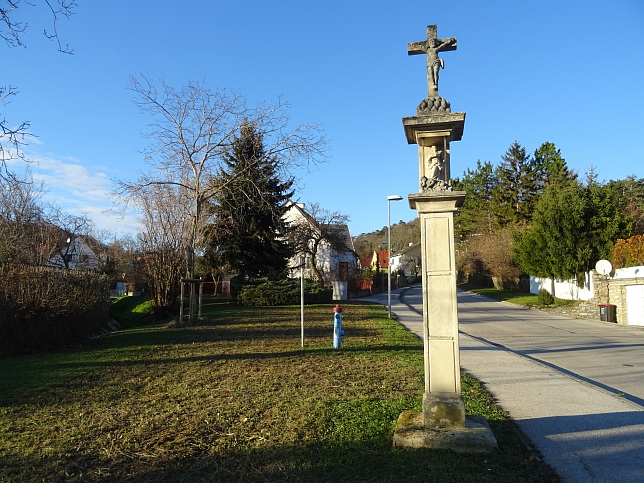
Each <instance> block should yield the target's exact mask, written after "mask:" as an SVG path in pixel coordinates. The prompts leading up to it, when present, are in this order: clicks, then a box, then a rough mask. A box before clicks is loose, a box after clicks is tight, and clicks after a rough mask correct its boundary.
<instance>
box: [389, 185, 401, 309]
mask: <svg viewBox="0 0 644 483" xmlns="http://www.w3.org/2000/svg"><path fill="white" fill-rule="evenodd" d="M400 200H402V196H399V195H390V196H387V306H388V307H389V311H388V312H389V318H390V319H391V202H392V201H400Z"/></svg>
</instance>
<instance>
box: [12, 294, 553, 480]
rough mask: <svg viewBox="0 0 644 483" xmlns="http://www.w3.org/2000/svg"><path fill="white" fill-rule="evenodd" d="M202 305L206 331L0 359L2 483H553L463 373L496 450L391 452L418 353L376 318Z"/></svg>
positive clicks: (360, 308) (411, 403)
mask: <svg viewBox="0 0 644 483" xmlns="http://www.w3.org/2000/svg"><path fill="white" fill-rule="evenodd" d="M344 308H345V311H344V314H343V315H344V320H343V321H344V328H345V329H346V337H345V343H344V345H343V348H342V349H341V350H334V349H332V327H333V312H332V305H325V306H309V307H307V308H306V321H305V325H306V341H305V347H304V348H301V347H300V316H299V307H266V308H245V307H238V306H232V305H227V304H211V305H208V306H207V308H206V312H205V313H206V315H208V316H209V317H211V318H212V323H211V324H209V325H201V326H196V327H188V328H179V329H178V328H172V329H170V328H164V327H163V326H161V325H159V324H157V325H148V326H145V327H139V328H134V329H129V330H123V331H121V332H117V333H113V334H110V335H107V336H104V337H101V338H98V339H95V340H94V341H92V342H91V343H89V344H88V345H85V346H82V347H76V348H72V349H69V350H66V351H62V352H56V353H47V354H40V355H34V356H25V357H19V358H15V359H4V360H0V481H1V482H17V481H98V480H102V481H119V482H135V481H136V482H164V481H168V482H182V481H185V482H198V481H280V482H281V481H298V482H314V481H327V482H334V481H382V482H392V481H444V482H452V481H455V482H456V481H458V482H461V481H490V482H492V481H493V482H500V481H507V482H515V481H539V482H542V481H559V480H558V478H557V476H556V475H555V474H554V473H553V472H552V471H551V470H550V469H549V468H548V467H547V466H545V465H543V464H542V463H540V460H539V458H538V457H537V455H535V454H533V453H531V452H530V451H528V450H526V448H525V446H524V445H523V444H522V440H521V438H520V436H519V434H518V433H517V432H516V430H515V427H514V425H513V424H512V422H511V421H510V420H509V419H508V417H507V415H506V414H505V413H504V412H503V411H502V410H500V409H499V408H498V407H496V406H495V405H494V404H493V403H492V400H491V398H490V397H489V395H488V394H487V393H486V392H484V391H483V390H482V389H481V388H480V386H479V384H478V383H477V381H475V380H473V379H471V378H470V377H468V376H467V375H464V376H463V378H464V381H463V398H464V400H465V402H466V408H467V411H468V412H469V413H472V414H481V415H483V416H485V417H487V418H488V420H490V425H491V426H492V428H493V430H494V432H495V434H496V436H497V439H498V442H499V448H500V449H499V452H498V453H495V454H490V455H460V454H456V453H452V452H449V451H438V450H426V449H415V450H412V449H404V448H393V447H392V429H393V426H394V423H395V421H396V419H397V417H398V415H399V414H400V412H402V411H403V410H405V409H414V408H415V409H420V405H421V396H422V392H423V378H422V371H423V364H422V344H421V342H420V341H419V340H418V339H417V338H416V336H414V335H413V334H411V333H409V332H407V331H406V330H404V329H403V328H402V327H401V326H400V325H398V324H397V323H395V322H392V321H390V320H389V319H387V313H386V311H385V310H384V309H383V307H382V306H379V305H372V304H368V303H358V302H354V303H347V304H345V305H344Z"/></svg>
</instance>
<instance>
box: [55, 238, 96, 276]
mask: <svg viewBox="0 0 644 483" xmlns="http://www.w3.org/2000/svg"><path fill="white" fill-rule="evenodd" d="M88 241H89V240H88V239H86V237H83V236H75V237H74V238H73V239H72V240H69V239H68V241H67V244H66V245H64V246H63V247H62V248H61V249H60V250H58V251H57V252H56V254H55V255H54V256H53V257H52V258H51V259H50V260H49V265H50V266H52V267H60V268H67V269H68V270H95V269H97V268H98V267H100V266H101V263H102V260H101V257H100V256H99V255H97V254H96V252H95V251H94V250H92V248H91V247H90V246H89V244H88ZM94 244H95V245H97V246H98V245H100V243H99V242H96V241H95V243H94Z"/></svg>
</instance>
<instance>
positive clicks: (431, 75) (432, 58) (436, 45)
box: [407, 25, 456, 97]
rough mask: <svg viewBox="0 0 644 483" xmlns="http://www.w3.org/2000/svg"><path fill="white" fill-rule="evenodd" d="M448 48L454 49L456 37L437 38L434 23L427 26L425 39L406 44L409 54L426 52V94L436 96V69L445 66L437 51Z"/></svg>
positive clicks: (443, 50)
mask: <svg viewBox="0 0 644 483" xmlns="http://www.w3.org/2000/svg"><path fill="white" fill-rule="evenodd" d="M448 50H456V39H455V38H448V39H439V38H437V34H436V25H428V26H427V40H423V41H422V42H410V43H409V44H407V53H408V54H409V55H416V54H427V95H428V96H429V97H438V71H439V69H442V68H444V67H445V63H444V62H443V59H440V58H439V57H438V53H439V52H445V51H448Z"/></svg>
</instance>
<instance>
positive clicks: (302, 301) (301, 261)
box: [300, 257, 306, 347]
mask: <svg viewBox="0 0 644 483" xmlns="http://www.w3.org/2000/svg"><path fill="white" fill-rule="evenodd" d="M305 261H306V258H305V257H300V319H301V324H300V325H301V327H302V328H301V332H302V347H304V263H305Z"/></svg>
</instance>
